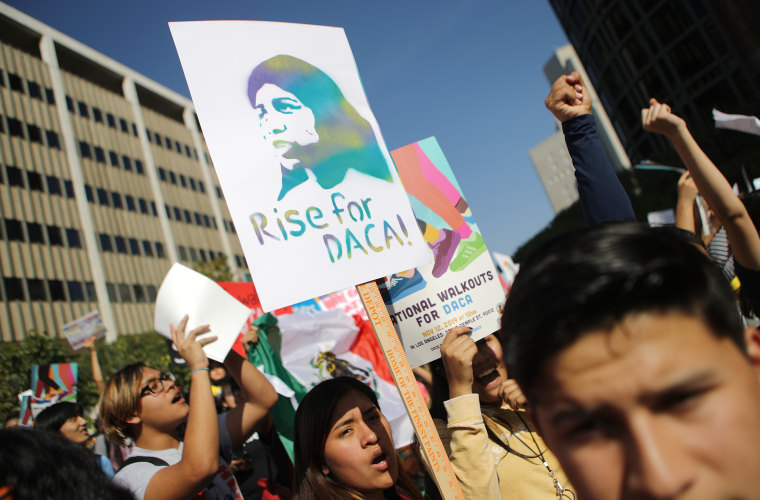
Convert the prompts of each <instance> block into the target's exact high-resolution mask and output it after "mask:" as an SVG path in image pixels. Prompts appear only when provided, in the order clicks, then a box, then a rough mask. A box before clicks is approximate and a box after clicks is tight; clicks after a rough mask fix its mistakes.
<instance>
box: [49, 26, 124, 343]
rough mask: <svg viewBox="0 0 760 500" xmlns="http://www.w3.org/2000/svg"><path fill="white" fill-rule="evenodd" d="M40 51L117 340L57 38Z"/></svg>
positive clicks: (110, 336) (107, 321)
mask: <svg viewBox="0 0 760 500" xmlns="http://www.w3.org/2000/svg"><path fill="white" fill-rule="evenodd" d="M40 53H41V54H42V60H43V62H44V63H45V64H46V65H47V67H48V68H49V70H50V81H51V84H52V86H53V95H54V96H55V102H56V106H55V107H56V109H57V110H58V120H59V122H60V125H61V135H63V149H64V151H65V152H66V159H67V162H68V164H69V172H70V174H71V182H72V184H73V185H74V201H75V202H76V205H77V211H78V213H79V222H80V223H81V224H82V234H83V235H84V244H85V245H84V246H85V250H86V252H87V259H88V261H89V263H90V272H91V273H92V281H93V283H94V284H95V293H96V295H97V297H98V309H99V311H100V317H101V318H102V320H103V324H104V325H105V327H106V341H107V342H108V343H111V342H113V341H115V340H116V337H117V336H118V332H117V331H116V322H115V321H114V316H113V309H112V307H111V301H110V299H109V297H108V290H107V289H106V278H105V271H104V268H103V261H102V260H101V259H100V252H99V250H98V242H97V239H96V238H95V224H94V223H93V219H92V213H91V212H90V206H89V205H88V202H87V195H86V194H85V191H84V173H83V171H82V162H81V160H80V158H79V152H78V150H77V147H76V144H77V143H76V138H75V136H74V126H73V124H72V121H71V116H70V115H69V110H68V108H67V106H66V89H65V87H64V85H63V76H62V75H61V69H60V67H59V66H58V56H57V54H56V52H55V42H54V41H53V39H52V38H50V36H48V35H43V36H42V38H41V39H40Z"/></svg>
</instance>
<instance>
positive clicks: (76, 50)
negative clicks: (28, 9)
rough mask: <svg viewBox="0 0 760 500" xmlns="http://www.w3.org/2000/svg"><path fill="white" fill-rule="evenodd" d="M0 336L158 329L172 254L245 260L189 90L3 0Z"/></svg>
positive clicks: (182, 258) (234, 264)
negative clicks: (86, 328)
mask: <svg viewBox="0 0 760 500" xmlns="http://www.w3.org/2000/svg"><path fill="white" fill-rule="evenodd" d="M0 207H2V220H0V274H1V275H2V281H1V282H0V297H1V298H2V307H0V339H2V341H12V340H20V339H23V338H24V337H25V336H26V335H27V334H28V332H30V331H37V332H43V331H44V332H46V333H47V334H48V335H51V336H58V335H60V327H61V325H63V324H64V323H67V322H69V321H71V320H73V319H75V318H77V317H79V316H82V315H83V314H85V313H87V312H89V311H91V310H93V309H98V310H99V311H100V312H101V315H102V316H103V319H104V322H105V323H106V326H107V328H108V330H109V336H110V337H111V338H114V337H115V335H116V334H124V333H137V332H143V331H147V330H151V329H152V325H153V301H154V299H155V296H156V293H157V290H158V287H159V286H160V283H161V281H162V279H163V277H164V275H165V273H166V272H167V271H168V269H169V267H170V266H171V264H172V263H173V262H182V263H184V264H186V265H191V264H192V263H193V262H194V261H198V260H211V259H213V258H216V257H219V256H222V255H223V256H225V257H226V258H227V261H228V262H229V263H230V266H231V268H232V270H233V272H234V273H236V275H237V276H238V277H242V275H243V273H244V272H246V271H247V269H246V267H245V262H244V259H243V257H242V253H243V252H242V249H241V247H240V243H239V241H238V239H237V237H236V235H235V233H234V227H233V226H232V222H231V220H230V215H229V212H228V211H227V207H226V204H225V203H224V200H223V199H222V193H221V190H220V189H219V182H218V180H217V178H216V174H215V172H214V169H213V167H212V165H211V164H210V159H209V157H208V152H207V150H206V146H205V144H204V143H203V138H202V136H201V135H200V132H199V131H198V127H197V119H196V117H195V112H194V109H193V106H192V102H191V101H189V100H188V99H186V98H184V97H182V96H180V95H178V94H175V93H174V92H172V91H170V90H168V89H166V88H164V87H162V86H160V85H159V84H157V83H155V82H153V81H151V80H149V79H147V78H146V77H144V76H142V75H140V74H138V73H136V72H134V71H132V70H130V69H129V68H126V67H124V66H123V65H120V64H119V63H118V62H116V61H113V60H112V59H109V58H107V57H105V56H103V55H102V54H99V53H97V52H96V51H94V50H92V49H91V48H89V47H86V46H84V45H82V44H80V43H79V42H76V41H75V40H72V39H71V38H69V37H67V36H66V35H63V34H62V33H59V32H57V31H55V30H53V29H52V28H50V27H48V26H46V25H43V24H42V23H40V22H38V21H36V20H34V19H32V18H30V17H29V16H26V15H25V14H23V13H21V12H19V11H17V10H15V9H13V8H12V7H9V6H7V5H5V4H1V3H0Z"/></svg>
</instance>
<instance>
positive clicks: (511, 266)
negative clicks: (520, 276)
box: [492, 252, 520, 291]
mask: <svg viewBox="0 0 760 500" xmlns="http://www.w3.org/2000/svg"><path fill="white" fill-rule="evenodd" d="M492 255H493V259H494V261H495V262H496V268H497V270H498V271H499V272H500V273H501V276H502V278H503V279H504V283H503V285H504V289H505V290H506V291H509V289H510V288H512V283H513V282H514V281H515V277H516V276H517V272H518V271H519V270H520V265H519V264H515V261H513V260H512V257H510V256H509V255H506V254H503V253H499V252H493V253H492Z"/></svg>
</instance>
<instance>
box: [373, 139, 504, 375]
mask: <svg viewBox="0 0 760 500" xmlns="http://www.w3.org/2000/svg"><path fill="white" fill-rule="evenodd" d="M391 154H392V155H393V160H394V161H395V162H396V167H397V168H398V171H399V175H400V176H401V180H402V181H403V183H404V187H405V188H406V190H407V192H408V193H409V198H410V199H411V200H412V206H413V207H414V213H415V214H416V217H417V224H418V225H419V228H420V230H421V231H422V234H423V236H424V238H425V241H426V242H427V244H428V245H429V246H430V249H431V250H432V251H433V255H434V260H433V262H432V263H431V264H428V265H426V266H423V267H419V268H417V269H409V270H405V271H403V272H397V273H395V274H393V275H391V276H388V277H387V278H386V279H385V280H384V281H383V282H381V283H380V284H379V285H378V286H379V288H380V293H382V295H383V300H384V301H385V304H386V306H387V307H388V312H389V313H390V316H391V320H392V321H393V323H394V324H395V326H396V331H397V332H398V334H399V337H400V338H401V343H402V345H403V346H404V350H405V351H406V355H407V357H408V358H409V364H411V365H412V367H415V366H419V365H422V364H425V363H427V362H429V361H432V360H434V359H436V358H438V357H440V354H439V349H440V345H441V343H442V342H443V337H444V336H445V335H446V332H447V331H448V330H450V329H451V328H453V327H455V326H459V325H464V326H469V327H470V328H472V336H473V338H474V339H475V340H478V339H481V338H483V337H485V336H487V335H490V334H491V333H493V332H495V331H497V330H498V329H499V319H500V317H501V310H502V307H503V304H504V291H503V289H502V286H501V283H500V282H499V275H498V273H497V271H496V269H495V268H494V265H493V261H492V260H491V255H490V254H489V252H488V250H487V248H486V245H485V243H484V241H483V237H482V236H481V234H480V231H479V230H478V227H477V225H476V224H475V220H474V219H473V217H472V211H471V210H470V207H469V205H468V204H467V201H466V200H465V198H464V196H463V195H462V190H461V188H460V187H459V183H458V182H457V180H456V178H455V177H454V174H453V172H452V171H451V167H450V166H449V164H448V162H447V161H446V158H445V157H444V155H443V151H441V148H440V146H439V145H438V142H437V141H436V140H435V138H433V137H431V138H429V139H425V140H423V141H419V142H415V143H414V144H410V145H408V146H404V147H403V148H399V149H396V150H394V151H393V152H392V153H391Z"/></svg>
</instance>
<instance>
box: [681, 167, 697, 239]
mask: <svg viewBox="0 0 760 500" xmlns="http://www.w3.org/2000/svg"><path fill="white" fill-rule="evenodd" d="M697 194H698V191H697V185H696V184H694V179H692V178H691V174H690V173H689V172H688V171H686V172H684V173H683V174H682V175H681V177H680V178H679V179H678V201H677V202H676V227H678V228H681V229H685V230H686V231H691V232H692V233H696V232H697V224H696V221H695V220H694V206H695V205H694V204H695V203H696V201H697Z"/></svg>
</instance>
